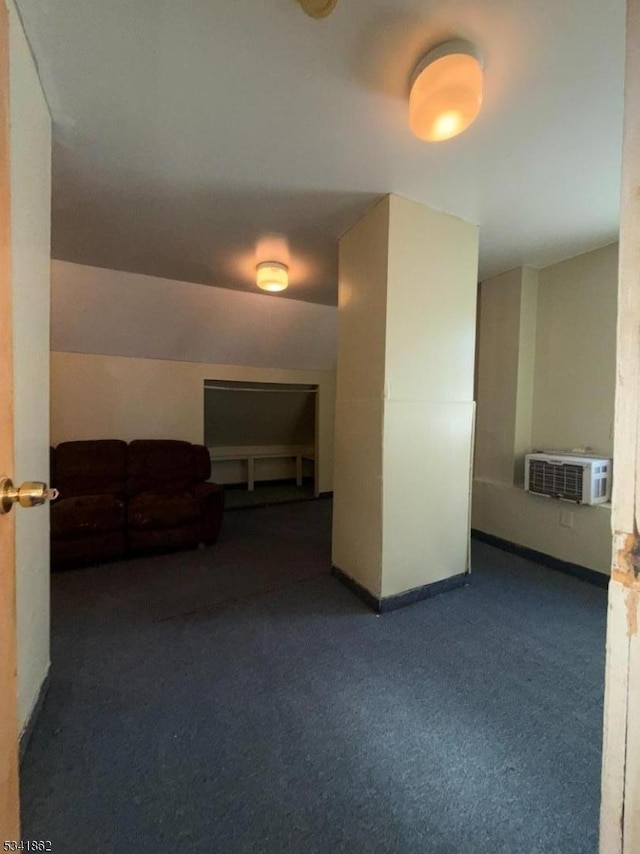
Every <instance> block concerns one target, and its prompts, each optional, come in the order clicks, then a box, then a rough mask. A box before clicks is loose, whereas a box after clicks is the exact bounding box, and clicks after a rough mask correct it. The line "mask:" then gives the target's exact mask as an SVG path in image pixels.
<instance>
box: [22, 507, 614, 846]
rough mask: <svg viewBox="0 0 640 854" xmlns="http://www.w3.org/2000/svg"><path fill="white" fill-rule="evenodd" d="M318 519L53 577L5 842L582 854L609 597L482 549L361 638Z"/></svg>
mask: <svg viewBox="0 0 640 854" xmlns="http://www.w3.org/2000/svg"><path fill="white" fill-rule="evenodd" d="M330 514H331V503H330V502H328V501H317V502H303V503H301V504H291V505H286V506H282V507H270V508H265V509H258V510H252V511H247V512H244V513H230V514H228V516H227V517H226V518H225V524H224V528H223V533H222V536H221V539H220V542H219V544H218V545H217V546H216V547H215V549H210V550H201V551H194V552H189V553H183V554H178V555H170V556H164V557H159V558H154V559H148V560H147V559H144V560H137V561H131V562H126V563H120V564H114V565H111V566H105V567H101V568H96V569H89V570H84V571H77V572H69V573H61V574H57V575H54V576H53V578H52V582H53V591H52V598H53V627H52V643H53V647H52V658H53V667H52V680H51V687H50V691H49V695H48V697H47V700H46V703H45V706H44V709H43V711H42V714H41V717H40V719H39V721H38V724H37V726H36V729H35V732H34V736H33V739H32V742H31V745H30V747H29V749H28V751H27V755H26V758H25V761H24V764H23V768H22V805H23V838H25V839H50V840H52V842H53V851H54V852H60V854H76V852H77V854H80V852H81V854H116V852H118V854H120V852H123V851H135V852H141V854H147V853H148V854H152V852H153V854H169V852H170V854H175V852H179V851H183V852H203V854H212V853H213V854H239V852H243V854H244V853H245V852H252V853H254V852H255V854H258V852H259V854H263V852H265V854H272V852H273V854H281V852H283V853H284V852H291V854H307V852H309V854H312V853H313V854H325V852H327V854H329V852H345V854H383V852H384V854H404V852H411V854H414V852H415V854H422V852H424V854H429V852H433V854H445V852H447V854H481V852H482V853H483V854H484V852H487V854H498V852H505V854H518V853H519V852H521V854H538V852H540V854H542V852H558V854H589V852H596V850H597V822H598V800H599V775H600V744H601V718H602V692H603V651H604V628H605V617H606V602H605V592H604V591H603V590H600V589H598V588H596V587H591V586H589V585H587V584H585V583H583V582H580V581H577V580H574V579H572V578H568V577H565V576H563V575H560V574H558V573H555V572H553V571H550V570H546V569H544V568H542V567H540V566H537V565H535V564H532V563H528V562H527V561H525V560H522V559H519V558H515V557H513V556H511V555H507V554H505V553H503V552H500V551H498V550H495V549H493V548H491V547H489V546H486V545H483V544H476V545H475V546H474V570H475V573H474V577H473V581H472V584H471V586H470V587H468V588H465V589H461V590H457V591H454V592H451V593H446V594H444V595H442V596H440V597H438V598H436V599H432V600H429V601H426V602H423V603H419V604H417V605H413V606H411V607H409V608H405V609H403V610H400V611H396V612H394V613H391V614H388V615H385V616H383V617H378V616H376V615H374V614H373V613H372V612H371V611H369V610H368V609H367V608H366V607H365V606H364V605H362V604H361V603H360V602H359V600H358V599H356V598H354V596H353V595H352V594H351V593H350V592H349V591H348V590H346V589H345V588H344V587H342V586H341V585H340V584H339V582H337V581H336V580H335V579H333V578H332V577H330V576H329V574H328V570H329V563H330V529H331V520H330Z"/></svg>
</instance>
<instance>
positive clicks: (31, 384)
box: [8, 2, 51, 727]
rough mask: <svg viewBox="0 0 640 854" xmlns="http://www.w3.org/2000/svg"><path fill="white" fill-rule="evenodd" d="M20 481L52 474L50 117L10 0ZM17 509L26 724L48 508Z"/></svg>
mask: <svg viewBox="0 0 640 854" xmlns="http://www.w3.org/2000/svg"><path fill="white" fill-rule="evenodd" d="M8 6H9V22H10V23H9V26H10V31H9V39H10V41H9V47H10V95H11V131H10V133H11V256H12V280H13V290H12V300H13V335H14V382H15V403H14V406H15V436H16V440H15V470H14V472H13V475H14V480H15V481H16V482H17V483H20V482H21V481H23V480H44V481H46V480H48V477H49V256H50V210H51V171H50V164H51V122H50V118H49V111H48V108H47V105H46V103H45V100H44V97H43V94H42V89H41V87H40V81H39V79H38V75H37V72H36V68H35V65H34V63H33V60H32V57H31V54H30V51H29V47H28V45H27V41H26V39H25V36H24V33H23V31H22V27H21V24H20V20H19V17H18V15H17V13H16V9H15V7H14V5H13V3H12V2H9V4H8ZM14 512H16V573H17V578H16V581H17V590H16V596H17V623H18V714H19V720H20V725H21V726H22V727H23V726H24V725H25V723H26V722H27V721H28V718H29V716H30V714H31V711H32V709H33V706H34V703H35V702H36V699H37V697H38V692H39V690H40V687H41V685H42V682H43V680H44V678H45V676H46V674H47V671H48V668H49V510H48V507H46V506H45V507H37V508H32V509H30V510H28V511H25V510H17V511H14Z"/></svg>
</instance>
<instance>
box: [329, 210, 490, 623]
mask: <svg viewBox="0 0 640 854" xmlns="http://www.w3.org/2000/svg"><path fill="white" fill-rule="evenodd" d="M477 260H478V229H477V228H476V227H475V226H473V225H470V224H469V223H466V222H463V221H462V220H460V219H457V218H456V217H453V216H450V215H448V214H443V213H438V212H435V211H432V210H430V209H428V208H426V207H424V206H423V205H420V204H417V203H415V202H411V201H409V200H407V199H404V198H401V197H399V196H395V195H392V196H388V197H386V198H385V199H384V200H383V201H381V202H380V203H379V204H378V205H377V206H376V207H375V208H374V209H373V210H372V211H370V212H369V214H368V215H367V216H366V217H365V218H364V219H363V220H362V221H361V222H360V223H359V224H358V225H356V226H355V227H354V228H353V229H352V230H351V231H350V232H348V234H346V235H345V236H344V237H343V238H342V240H341V242H340V262H339V263H340V267H339V285H340V287H339V308H338V373H337V396H336V440H335V472H334V523H333V564H334V567H335V569H336V571H337V573H338V574H339V575H340V576H341V577H342V578H343V579H346V580H347V581H349V582H351V583H352V586H354V587H355V589H356V590H357V591H358V592H359V593H360V594H361V595H362V596H363V598H365V599H366V600H367V601H368V602H369V603H370V604H371V605H373V606H374V607H375V608H377V609H378V610H389V609H391V608H393V607H398V606H399V605H403V604H407V603H408V602H410V601H413V600H417V599H419V598H423V597H426V596H429V595H433V594H434V593H436V592H440V591H442V590H444V589H447V588H449V587H451V586H455V585H457V584H461V583H463V582H464V580H465V577H466V571H467V559H468V534H469V502H470V498H469V486H470V466H471V445H472V433H473V417H474V402H473V370H474V352H475V327H476V295H477Z"/></svg>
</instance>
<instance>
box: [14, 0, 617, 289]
mask: <svg viewBox="0 0 640 854" xmlns="http://www.w3.org/2000/svg"><path fill="white" fill-rule="evenodd" d="M18 4H19V7H20V10H21V14H22V16H23V19H24V24H25V28H26V30H27V34H28V36H29V39H30V42H31V46H32V49H33V51H34V54H35V57H36V61H37V63H38V66H39V69H40V74H41V77H42V81H43V84H44V87H45V91H46V95H47V98H48V100H49V104H50V107H51V110H52V114H53V119H54V160H53V164H54V173H53V174H54V192H53V256H54V257H55V258H59V259H64V260H68V261H75V262H78V263H85V264H91V265H94V266H99V267H111V268H114V269H120V270H127V271H131V272H140V273H147V274H150V275H157V276H162V277H166V278H173V279H179V280H184V281H190V282H201V283H205V284H212V285H218V286H226V287H232V288H247V289H254V288H255V285H254V268H255V263H256V251H255V247H256V243H257V241H259V239H260V238H262V237H264V235H265V234H268V233H280V234H283V235H285V236H286V237H287V238H288V241H289V246H290V253H291V258H290V263H291V288H290V289H289V291H287V292H286V296H289V297H294V298H300V299H306V300H311V301H317V302H326V303H332V302H335V299H336V290H337V285H336V278H337V264H336V258H337V245H336V241H337V238H338V237H339V236H340V235H341V234H342V233H343V232H344V231H345V230H346V229H347V228H349V227H350V226H351V225H352V224H353V223H354V222H355V221H356V220H357V219H358V218H359V217H360V216H361V214H362V213H363V212H364V211H365V210H366V209H367V208H368V207H369V206H370V205H371V204H372V203H373V202H374V201H375V200H376V199H377V198H378V197H379V196H380V195H381V194H383V193H388V192H395V193H400V194H402V195H405V196H408V197H410V198H412V199H416V200H418V201H420V202H424V203H425V204H427V205H430V206H432V207H434V208H436V209H439V210H445V211H449V212H451V213H454V214H456V215H459V216H461V217H463V218H465V219H467V220H470V221H472V222H475V223H479V224H480V227H481V232H480V234H481V239H480V245H481V257H480V273H481V277H486V276H488V275H492V274H495V273H498V272H501V271H504V270H506V269H509V268H511V267H514V266H516V265H519V264H522V263H524V264H531V265H533V266H545V265H547V264H549V263H553V262H555V261H557V260H560V259H563V258H566V257H570V256H571V255H575V254H578V253H579V252H582V251H585V250H587V249H590V248H594V247H596V246H601V245H603V244H605V243H608V242H610V241H612V240H615V238H616V234H617V225H618V202H619V180H620V147H621V123H622V81H623V60H624V7H625V3H624V0H339V2H338V6H337V9H336V11H335V12H334V13H333V14H332V15H331V17H329V18H327V19H324V20H319V21H318V20H313V19H311V18H308V17H307V16H306V15H304V13H303V12H302V10H301V9H300V7H299V6H298V4H297V3H296V2H295V0H82V2H78V0H18ZM456 36H459V37H462V38H467V39H470V40H471V41H473V42H475V43H476V44H477V45H478V47H479V48H480V50H481V52H482V53H483V55H484V58H485V69H486V88H485V102H484V108H483V111H482V113H481V115H480V118H479V119H478V121H477V122H476V123H475V124H474V125H473V126H472V127H471V128H470V129H469V130H468V131H467V132H466V133H465V134H463V135H462V136H460V137H458V138H456V139H454V140H451V141H449V142H446V143H437V144H429V143H423V142H420V141H419V140H417V139H415V138H414V137H413V136H412V135H411V133H410V132H409V129H408V124H407V97H406V95H407V83H408V78H409V75H410V73H411V71H412V69H413V67H414V66H415V64H416V63H417V61H418V60H419V59H420V57H421V55H422V54H423V53H424V52H425V51H426V50H427V49H428V48H430V47H431V46H432V45H433V44H435V43H437V42H439V41H442V40H443V39H445V38H448V37H456ZM263 260H264V259H263ZM272 298H273V297H272Z"/></svg>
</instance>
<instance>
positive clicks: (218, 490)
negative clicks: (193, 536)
mask: <svg viewBox="0 0 640 854" xmlns="http://www.w3.org/2000/svg"><path fill="white" fill-rule="evenodd" d="M193 495H194V497H195V498H196V500H197V501H198V503H199V504H200V510H201V512H202V530H201V539H202V542H203V543H207V544H208V545H212V544H213V543H215V542H216V540H217V539H218V534H219V533H220V527H221V526H222V515H223V513H224V487H223V486H220V484H219V483H196V485H195V486H194V487H193Z"/></svg>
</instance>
